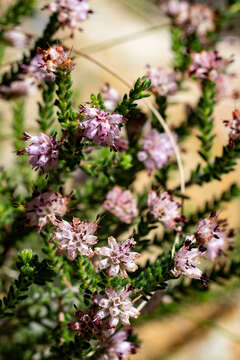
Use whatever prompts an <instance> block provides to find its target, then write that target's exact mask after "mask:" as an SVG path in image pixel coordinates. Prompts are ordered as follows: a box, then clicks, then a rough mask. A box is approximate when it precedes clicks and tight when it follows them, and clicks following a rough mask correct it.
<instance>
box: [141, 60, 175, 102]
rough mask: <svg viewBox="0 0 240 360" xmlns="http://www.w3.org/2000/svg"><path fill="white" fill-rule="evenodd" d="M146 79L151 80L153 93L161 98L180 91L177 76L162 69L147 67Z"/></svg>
mask: <svg viewBox="0 0 240 360" xmlns="http://www.w3.org/2000/svg"><path fill="white" fill-rule="evenodd" d="M146 78H147V79H148V80H151V91H152V92H153V93H154V94H158V95H160V96H168V95H173V94H174V93H176V91H177V90H178V84H177V74H176V73H175V72H173V73H170V74H168V73H167V72H166V71H164V70H163V69H160V68H151V67H150V66H148V67H147V73H146Z"/></svg>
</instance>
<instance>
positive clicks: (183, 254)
mask: <svg viewBox="0 0 240 360" xmlns="http://www.w3.org/2000/svg"><path fill="white" fill-rule="evenodd" d="M195 243H196V238H195V236H194V235H187V236H186V240H185V243H184V245H183V246H182V247H181V248H180V249H179V250H178V251H177V253H176V255H175V258H174V263H175V266H174V269H173V270H172V273H173V275H174V276H176V277H178V276H180V275H185V276H187V277H189V278H193V279H198V280H200V279H202V277H203V273H202V271H201V270H200V269H199V268H198V267H197V266H198V265H199V264H200V258H201V257H202V256H203V255H204V253H205V249H202V248H198V247H193V245H194V244H195Z"/></svg>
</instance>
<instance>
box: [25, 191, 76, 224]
mask: <svg viewBox="0 0 240 360" xmlns="http://www.w3.org/2000/svg"><path fill="white" fill-rule="evenodd" d="M68 202H69V199H68V198H67V197H63V196H62V195H61V194H60V193H56V194H54V193H52V192H51V191H47V192H45V193H42V194H40V195H38V196H37V197H34V198H33V199H32V200H31V201H30V202H28V203H27V204H26V218H27V220H28V221H29V225H30V226H38V228H39V230H41V229H42V228H43V226H45V225H47V224H50V223H52V222H53V221H54V219H55V217H56V216H63V215H64V214H65V213H66V212H67V204H68Z"/></svg>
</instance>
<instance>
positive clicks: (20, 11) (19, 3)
mask: <svg viewBox="0 0 240 360" xmlns="http://www.w3.org/2000/svg"><path fill="white" fill-rule="evenodd" d="M35 4H36V0H16V2H15V3H14V4H13V5H12V6H10V8H9V9H8V10H7V13H6V14H5V17H4V18H3V19H1V20H0V24H1V25H17V24H19V23H20V20H21V18H22V17H23V16H31V15H32V13H33V9H34V6H35Z"/></svg>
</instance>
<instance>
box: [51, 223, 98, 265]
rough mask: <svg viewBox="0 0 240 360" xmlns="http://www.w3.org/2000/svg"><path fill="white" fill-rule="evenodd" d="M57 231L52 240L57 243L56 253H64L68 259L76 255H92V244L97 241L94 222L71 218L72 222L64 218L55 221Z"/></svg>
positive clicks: (74, 257)
mask: <svg viewBox="0 0 240 360" xmlns="http://www.w3.org/2000/svg"><path fill="white" fill-rule="evenodd" d="M54 225H55V226H56V228H57V231H56V232H55V233H54V240H55V241H56V243H57V247H58V253H59V254H66V256H67V258H68V260H71V261H73V260H74V259H76V257H77V255H78V254H80V255H86V256H89V257H91V256H93V254H94V252H93V250H92V246H93V245H94V244H96V243H97V240H98V239H97V236H95V235H93V234H94V233H95V232H96V230H97V224H96V223H90V222H88V221H82V220H80V219H78V218H73V221H72V224H70V223H69V222H67V221H65V220H61V221H55V223H54Z"/></svg>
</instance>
